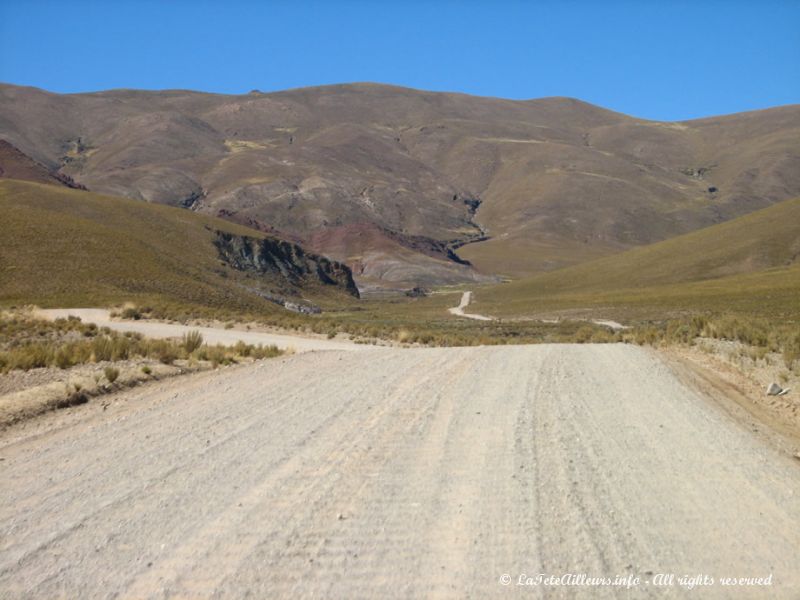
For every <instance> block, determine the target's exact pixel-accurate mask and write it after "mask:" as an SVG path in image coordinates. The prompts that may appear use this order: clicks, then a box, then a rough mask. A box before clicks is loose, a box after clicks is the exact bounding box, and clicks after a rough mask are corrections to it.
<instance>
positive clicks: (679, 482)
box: [0, 345, 800, 599]
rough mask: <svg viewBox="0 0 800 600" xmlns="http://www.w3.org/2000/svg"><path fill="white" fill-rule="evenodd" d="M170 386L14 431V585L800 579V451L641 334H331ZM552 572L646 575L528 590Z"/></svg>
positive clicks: (500, 584)
mask: <svg viewBox="0 0 800 600" xmlns="http://www.w3.org/2000/svg"><path fill="white" fill-rule="evenodd" d="M158 385H159V387H149V388H146V389H140V390H133V391H130V392H127V394H126V395H123V396H122V397H120V398H119V399H118V400H117V401H115V402H113V403H112V404H111V405H110V406H109V407H108V409H107V410H105V411H104V410H102V409H101V408H100V407H99V406H98V405H96V404H89V405H86V406H83V407H76V408H73V409H68V410H64V411H59V412H58V413H53V414H51V415H48V416H47V417H44V418H42V419H38V420H36V421H32V422H29V423H27V424H24V425H22V426H21V427H18V428H12V429H10V430H8V431H6V432H5V433H3V434H2V435H0V490H2V494H0V590H2V592H0V596H2V597H3V598H26V599H27V598H54V597H68V598H95V597H98V598H106V597H122V598H151V597H158V598H161V597H180V598H202V597H208V596H212V595H213V596H214V597H220V598H241V597H245V596H248V597H253V598H307V597H320V598H392V597H393V598H419V597H444V598H450V597H452V598H465V597H471V598H508V597H524V598H545V597H546V598H620V597H621V598H649V597H653V598H665V597H669V598H673V597H692V598H798V597H800V553H799V552H798V548H800V502H798V493H800V465H798V464H797V463H796V462H794V460H793V459H791V458H790V457H787V456H785V455H780V454H778V453H777V452H776V451H775V450H773V449H772V447H771V446H767V445H766V444H765V443H764V442H762V441H760V440H759V439H758V438H756V437H754V436H753V434H752V432H751V431H750V430H749V429H747V428H744V427H742V426H740V425H739V424H738V423H736V422H733V421H731V420H730V417H728V416H727V415H726V414H725V413H723V412H722V411H720V410H719V409H718V408H717V407H716V406H715V405H714V404H713V403H710V402H709V401H708V400H707V399H705V398H702V397H700V396H698V395H697V393H696V392H694V391H692V390H690V389H688V388H686V387H684V386H683V385H682V384H681V383H680V382H679V381H678V380H677V379H676V377H675V376H674V374H673V373H672V371H670V370H669V369H668V368H667V367H666V366H665V364H664V363H662V362H661V361H660V360H659V359H658V358H657V357H656V356H655V355H654V354H652V353H650V352H648V351H645V350H642V349H640V348H637V347H631V346H624V345H614V346H610V345H586V346H579V345H560V346H559V345H541V346H516V347H479V348H448V349H416V350H399V349H383V350H367V351H364V352H316V353H308V354H300V355H294V356H288V357H282V358H279V359H274V360H271V361H266V362H263V363H260V364H256V365H252V366H246V367H245V366H240V367H233V368H230V369H225V370H221V371H219V372H215V373H205V374H201V375H198V376H193V377H189V378H185V379H180V380H173V381H170V382H165V383H162V384H158ZM540 573H541V574H547V575H550V574H552V575H557V576H561V575H562V574H565V573H573V574H587V575H588V576H591V577H611V578H613V577H614V576H616V575H619V576H628V575H631V576H638V577H641V578H642V582H641V583H640V585H638V586H635V587H634V588H632V589H630V590H626V589H624V588H613V587H588V586H576V587H569V586H558V587H543V586H531V587H523V586H519V585H517V583H518V581H519V577H520V576H521V575H527V576H530V577H534V578H535V577H537V575H538V574H540ZM659 574H675V575H676V577H681V576H684V575H689V576H693V577H694V576H697V575H701V574H702V575H708V576H711V577H715V578H719V577H737V578H738V577H767V576H769V575H770V574H771V575H772V580H771V581H772V585H771V586H769V587H748V588H740V587H737V588H731V587H722V586H720V585H719V584H717V585H715V586H710V587H707V588H704V589H700V590H699V589H694V590H692V592H689V591H688V590H687V589H685V588H682V587H680V585H679V584H678V580H677V579H675V580H674V583H673V584H672V585H671V586H669V585H665V587H657V586H656V585H655V584H653V583H651V584H645V583H644V581H645V580H647V581H650V580H654V579H655V578H656V577H657V576H658V575H659ZM506 576H507V577H506ZM507 581H510V584H509V585H504V583H505V582H507ZM659 581H661V580H659Z"/></svg>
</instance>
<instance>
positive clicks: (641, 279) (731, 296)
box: [476, 199, 800, 315]
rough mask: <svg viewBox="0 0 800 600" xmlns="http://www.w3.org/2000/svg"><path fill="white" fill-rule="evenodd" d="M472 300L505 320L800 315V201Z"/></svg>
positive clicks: (496, 289) (484, 292)
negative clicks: (594, 312) (593, 313)
mask: <svg viewBox="0 0 800 600" xmlns="http://www.w3.org/2000/svg"><path fill="white" fill-rule="evenodd" d="M477 298H478V301H479V303H480V305H481V309H480V310H487V311H489V310H491V311H493V312H494V313H496V314H505V315H511V314H531V313H534V312H537V311H547V310H558V309H570V310H574V309H580V308H590V307H595V308H597V307H602V308H603V309H604V310H605V311H606V312H609V311H610V312H613V313H614V314H616V315H624V314H625V312H626V310H627V309H632V308H636V309H637V310H638V311H640V312H641V311H644V312H648V311H649V310H650V309H654V308H658V309H667V310H712V311H724V310H727V309H730V310H739V311H742V312H756V313H764V314H768V313H769V314H794V315H800V199H794V200H788V201H785V202H781V203H779V204H776V205H774V206H771V207H769V208H765V209H762V210H759V211H756V212H754V213H751V214H749V215H746V216H744V217H740V218H738V219H734V220H732V221H729V222H726V223H721V224H719V225H714V226H712V227H707V228H705V229H701V230H699V231H695V232H692V233H688V234H685V235H682V236H678V237H676V238H672V239H670V240H666V241H663V242H659V243H656V244H653V245H650V246H645V247H642V248H635V249H632V250H628V251H626V252H622V253H620V254H617V255H614V256H610V257H605V258H601V259H597V260H594V261H591V262H587V263H584V264H581V265H576V266H573V267H568V268H565V269H560V270H558V271H553V272H550V273H545V274H542V275H538V276H535V277H532V278H528V279H523V280H520V281H516V282H512V283H508V284H504V285H500V286H494V287H491V288H485V289H483V290H480V291H479V292H478V294H477ZM476 310H478V309H477V308H476ZM609 314H610V313H609Z"/></svg>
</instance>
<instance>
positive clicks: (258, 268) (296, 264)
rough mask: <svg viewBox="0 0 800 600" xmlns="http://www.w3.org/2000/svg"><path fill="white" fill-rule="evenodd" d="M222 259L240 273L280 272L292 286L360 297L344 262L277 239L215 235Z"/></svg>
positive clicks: (215, 241)
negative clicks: (320, 287)
mask: <svg viewBox="0 0 800 600" xmlns="http://www.w3.org/2000/svg"><path fill="white" fill-rule="evenodd" d="M216 235H217V237H216V240H214V244H215V245H216V246H217V249H218V250H219V254H220V258H221V259H222V260H223V261H225V262H226V263H228V264H229V265H230V266H231V267H233V268H234V269H237V270H239V271H254V272H257V273H280V274H281V275H282V276H283V277H285V278H286V279H287V281H288V282H289V283H291V284H293V285H304V284H308V283H312V284H313V283H322V284H325V285H331V286H338V287H340V288H341V289H342V291H344V292H346V293H348V294H350V295H351V296H355V297H356V298H358V297H359V293H358V288H357V287H356V284H355V282H354V281H353V273H352V272H351V271H350V269H349V268H348V267H347V266H345V265H343V264H342V263H339V262H336V261H332V260H329V259H327V258H325V257H324V256H318V255H316V254H308V253H306V251H305V250H303V249H302V248H301V247H300V246H298V245H297V244H292V243H291V242H287V241H284V240H278V239H275V238H269V237H268V238H264V239H257V238H252V237H247V236H240V235H233V234H231V233H225V232H222V231H217V232H216Z"/></svg>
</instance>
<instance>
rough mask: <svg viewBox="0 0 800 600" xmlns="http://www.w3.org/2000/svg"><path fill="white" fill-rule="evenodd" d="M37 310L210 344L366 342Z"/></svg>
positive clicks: (324, 346) (347, 346)
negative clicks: (199, 337)
mask: <svg viewBox="0 0 800 600" xmlns="http://www.w3.org/2000/svg"><path fill="white" fill-rule="evenodd" d="M37 314H38V315H40V316H42V317H45V318H48V319H57V318H59V317H61V318H66V317H68V316H70V315H73V316H76V317H80V318H81V320H82V321H84V322H85V323H96V324H97V325H98V326H99V327H110V328H111V329H114V330H116V331H123V332H124V331H135V332H137V333H141V334H142V335H145V336H147V337H151V338H174V337H181V336H182V335H183V334H185V333H187V332H189V331H193V330H197V331H199V332H200V333H202V334H203V340H204V341H205V342H206V343H208V344H223V345H225V346H232V345H234V344H236V343H237V342H239V341H242V342H244V343H245V344H255V345H258V344H264V345H265V346H269V345H273V344H274V345H275V346H278V348H284V349H287V348H291V349H293V350H295V351H296V352H308V351H309V350H360V349H363V348H364V346H363V345H359V344H354V343H352V342H349V341H338V340H328V339H324V338H322V337H303V336H300V335H285V334H279V333H267V332H260V331H241V330H239V329H221V328H218V327H192V326H187V325H179V324H177V323H162V322H160V321H119V320H113V319H112V318H111V316H110V314H109V311H108V310H105V309H102V308H48V309H40V310H38V311H37Z"/></svg>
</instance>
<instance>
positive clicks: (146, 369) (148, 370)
mask: <svg viewBox="0 0 800 600" xmlns="http://www.w3.org/2000/svg"><path fill="white" fill-rule="evenodd" d="M152 372H153V369H151V368H150V367H148V366H147V365H145V366H143V367H142V373H144V374H145V375H150V373H152Z"/></svg>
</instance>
